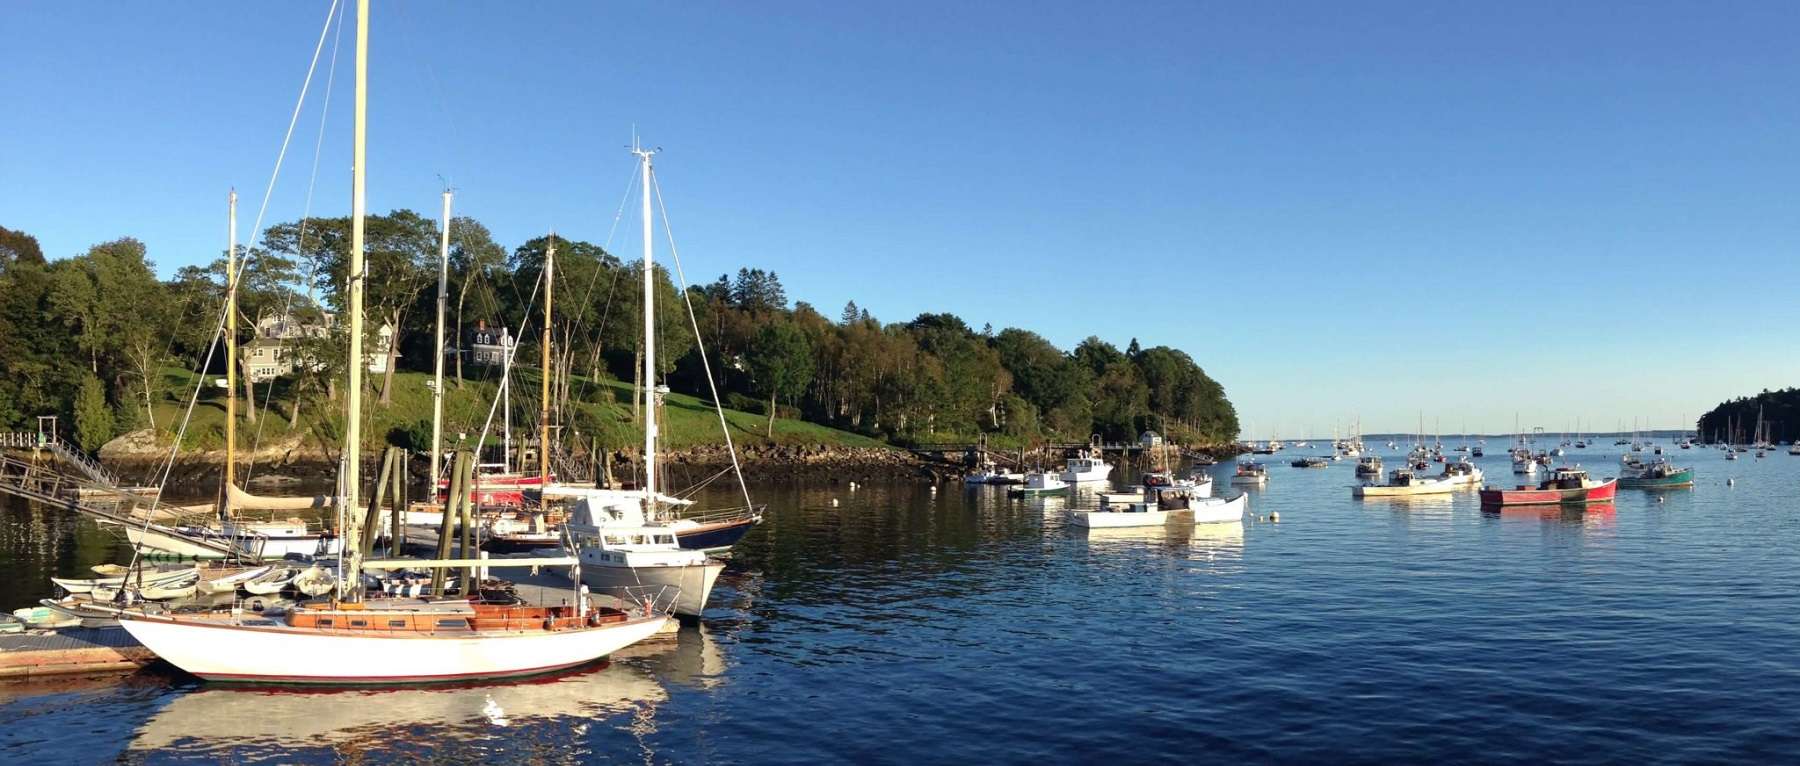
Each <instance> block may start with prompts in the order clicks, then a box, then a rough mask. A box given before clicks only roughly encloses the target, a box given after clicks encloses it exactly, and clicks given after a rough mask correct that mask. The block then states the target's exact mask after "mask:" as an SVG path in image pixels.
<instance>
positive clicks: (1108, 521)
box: [1069, 510, 1170, 529]
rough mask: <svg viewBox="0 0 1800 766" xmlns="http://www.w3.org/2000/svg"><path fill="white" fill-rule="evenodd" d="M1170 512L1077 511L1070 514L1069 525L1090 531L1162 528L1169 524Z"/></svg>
mask: <svg viewBox="0 0 1800 766" xmlns="http://www.w3.org/2000/svg"><path fill="white" fill-rule="evenodd" d="M1169 513H1170V512H1169V511H1129V510H1125V511H1077V512H1074V513H1071V514H1069V523H1071V524H1074V525H1075V526H1078V527H1087V528H1088V529H1122V528H1125V527H1160V526H1162V525H1164V524H1167V523H1169Z"/></svg>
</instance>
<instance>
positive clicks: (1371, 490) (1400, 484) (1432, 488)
mask: <svg viewBox="0 0 1800 766" xmlns="http://www.w3.org/2000/svg"><path fill="white" fill-rule="evenodd" d="M1458 486H1462V485H1460V484H1458V483H1456V482H1453V481H1450V480H1449V479H1445V478H1442V477H1439V476H1426V477H1421V476H1418V475H1415V474H1414V473H1413V472H1412V470H1411V469H1408V468H1396V469H1394V470H1392V471H1389V472H1388V480H1387V483H1385V484H1375V483H1369V484H1363V485H1361V486H1357V487H1351V488H1350V496H1351V497H1411V496H1414V495H1436V494H1443V493H1447V492H1455V491H1456V488H1457V487H1458Z"/></svg>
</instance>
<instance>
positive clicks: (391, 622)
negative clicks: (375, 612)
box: [388, 620, 406, 628]
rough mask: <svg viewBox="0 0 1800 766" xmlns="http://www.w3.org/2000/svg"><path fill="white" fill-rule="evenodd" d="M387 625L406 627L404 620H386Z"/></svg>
mask: <svg viewBox="0 0 1800 766" xmlns="http://www.w3.org/2000/svg"><path fill="white" fill-rule="evenodd" d="M388 627H390V628H404V627H406V621H405V620H388Z"/></svg>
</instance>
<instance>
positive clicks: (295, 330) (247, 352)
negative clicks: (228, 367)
mask: <svg viewBox="0 0 1800 766" xmlns="http://www.w3.org/2000/svg"><path fill="white" fill-rule="evenodd" d="M331 327H332V316H331V314H322V315H320V319H319V321H318V322H303V321H301V320H300V319H299V318H297V317H295V316H294V315H293V314H289V313H284V314H277V315H270V316H264V317H260V318H258V319H257V320H256V328H255V329H256V337H255V338H253V339H251V341H250V342H249V343H246V344H244V346H243V352H244V361H243V366H244V375H245V376H246V377H248V378H249V379H250V382H252V383H267V382H269V381H271V380H274V379H276V378H279V377H282V376H284V375H292V374H293V372H294V363H295V359H294V354H293V353H291V351H290V349H289V347H290V346H292V345H293V343H294V341H298V340H302V339H306V338H324V337H328V336H329V335H330V334H331ZM321 366H322V365H320V364H319V363H313V365H312V368H313V369H315V370H316V369H319V368H320V367H321Z"/></svg>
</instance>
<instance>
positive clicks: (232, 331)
mask: <svg viewBox="0 0 1800 766" xmlns="http://www.w3.org/2000/svg"><path fill="white" fill-rule="evenodd" d="M227 208H228V210H229V212H227V213H226V218H227V219H228V221H229V223H228V224H227V226H228V227H229V228H230V229H231V237H230V240H231V242H230V244H229V245H228V246H226V248H225V486H223V487H221V488H220V489H221V490H223V498H224V500H223V503H224V504H223V505H222V506H221V507H222V508H223V509H224V510H225V511H226V512H227V513H230V512H231V487H232V485H233V484H234V483H235V482H236V481H237V288H238V270H237V190H236V189H232V190H231V197H230V202H229V203H228V205H227ZM250 404H251V405H252V406H255V404H256V403H255V402H251V403H250Z"/></svg>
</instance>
